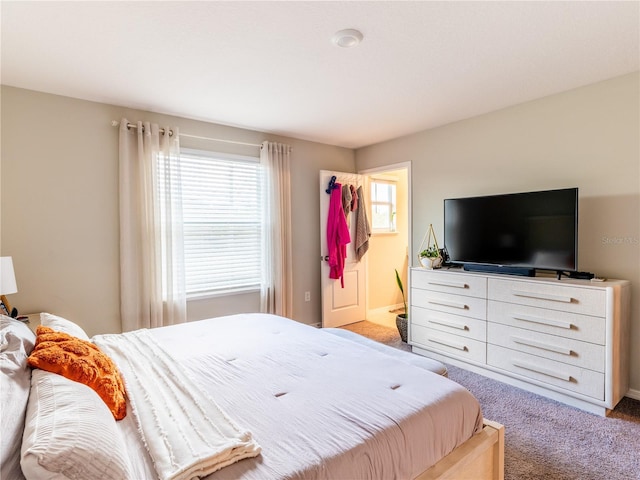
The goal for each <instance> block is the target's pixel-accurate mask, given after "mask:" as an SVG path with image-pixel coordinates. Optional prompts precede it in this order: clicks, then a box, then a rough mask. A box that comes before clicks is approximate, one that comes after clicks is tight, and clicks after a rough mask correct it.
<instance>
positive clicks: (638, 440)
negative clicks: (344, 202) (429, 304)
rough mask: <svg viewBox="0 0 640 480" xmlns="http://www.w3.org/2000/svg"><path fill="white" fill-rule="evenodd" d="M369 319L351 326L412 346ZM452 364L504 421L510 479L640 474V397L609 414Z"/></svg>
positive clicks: (620, 479)
mask: <svg viewBox="0 0 640 480" xmlns="http://www.w3.org/2000/svg"><path fill="white" fill-rule="evenodd" d="M367 323H371V322H358V323H357V324H353V325H350V326H347V327H348V328H349V330H352V331H355V332H357V333H360V334H362V335H364V336H367V337H369V338H373V339H374V340H378V341H381V342H382V343H386V344H388V345H391V346H394V347H399V348H402V349H404V350H410V348H411V347H410V346H408V345H407V344H406V343H404V344H403V342H401V341H400V337H399V335H398V334H397V331H395V330H396V329H393V328H388V327H384V326H381V325H376V324H373V326H372V325H367ZM394 331H395V335H398V336H397V338H396V337H395V335H394ZM398 342H399V343H398ZM447 368H448V370H449V378H451V379H452V380H454V381H456V382H458V383H459V384H461V385H463V386H464V387H466V388H467V389H468V390H469V391H470V392H471V393H473V394H474V395H475V396H476V398H477V399H478V401H479V402H480V406H481V407H482V411H483V414H484V416H485V418H488V419H491V420H495V421H497V422H499V423H501V424H503V425H504V426H505V432H506V433H505V439H506V441H505V443H506V446H505V479H506V480H548V479H552V480H631V479H640V401H637V400H632V399H630V398H624V399H623V400H622V401H621V402H620V404H618V406H617V407H616V408H615V410H614V411H613V412H612V413H611V415H610V416H609V417H607V418H604V417H599V416H597V415H592V414H590V413H587V412H584V411H582V410H579V409H576V408H573V407H569V406H567V405H564V404H562V403H559V402H556V401H553V400H549V399H547V398H545V397H541V396H539V395H535V394H533V393H529V392H526V391H524V390H521V389H519V388H515V387H512V386H509V385H506V384H504V383H501V382H498V381H495V380H491V379H489V378H486V377H483V376H481V375H477V374H475V373H472V372H468V371H466V370H463V369H461V368H457V367H454V366H451V365H447Z"/></svg>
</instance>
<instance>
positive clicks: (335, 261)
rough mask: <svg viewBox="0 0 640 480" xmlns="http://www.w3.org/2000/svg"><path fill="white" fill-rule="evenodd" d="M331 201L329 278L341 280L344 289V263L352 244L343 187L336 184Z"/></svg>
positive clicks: (328, 237) (328, 234) (328, 241)
mask: <svg viewBox="0 0 640 480" xmlns="http://www.w3.org/2000/svg"><path fill="white" fill-rule="evenodd" d="M335 185H336V187H335V188H334V189H333V190H331V198H330V199H329V215H328V218H327V247H328V248H329V278H333V279H338V278H339V279H340V285H341V286H342V288H344V261H345V259H346V258H347V244H348V243H349V242H351V235H350V234H349V227H348V226H347V219H346V217H345V215H344V210H343V209H342V185H340V184H339V183H336V184H335Z"/></svg>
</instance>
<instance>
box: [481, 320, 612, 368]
mask: <svg viewBox="0 0 640 480" xmlns="http://www.w3.org/2000/svg"><path fill="white" fill-rule="evenodd" d="M487 342H488V343H491V344H492V345H499V346H501V347H505V348H510V349H511V350H515V351H518V352H524V353H528V354H531V355H536V356H538V357H543V358H548V359H550V360H555V361H558V362H562V363H567V364H569V365H575V366H576V367H580V368H588V369H589V370H594V371H596V372H601V373H604V354H605V350H604V346H602V345H595V344H593V343H587V342H580V341H578V340H571V339H567V338H562V337H557V336H555V335H547V334H545V333H538V332H532V331H531V330H522V329H520V328H515V327H509V326H506V325H501V324H499V323H489V324H488V325H487Z"/></svg>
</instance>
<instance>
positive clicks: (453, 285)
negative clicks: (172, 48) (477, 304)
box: [411, 269, 487, 298]
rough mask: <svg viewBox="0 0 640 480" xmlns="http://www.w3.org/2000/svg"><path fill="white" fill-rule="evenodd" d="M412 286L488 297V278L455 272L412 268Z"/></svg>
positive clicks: (468, 295)
mask: <svg viewBox="0 0 640 480" xmlns="http://www.w3.org/2000/svg"><path fill="white" fill-rule="evenodd" d="M411 288H420V289H422V290H431V291H434V292H443V293H453V294H458V295H465V296H467V297H478V298H487V278H486V277H480V276H475V275H465V274H459V273H454V272H442V271H433V270H424V269H422V270H420V269H413V270H411Z"/></svg>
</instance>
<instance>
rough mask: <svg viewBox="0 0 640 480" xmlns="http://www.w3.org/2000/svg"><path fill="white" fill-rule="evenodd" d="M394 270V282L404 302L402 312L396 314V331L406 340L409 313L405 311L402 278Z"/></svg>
mask: <svg viewBox="0 0 640 480" xmlns="http://www.w3.org/2000/svg"><path fill="white" fill-rule="evenodd" d="M395 272H396V283H397V284H398V288H399V289H400V293H402V303H403V304H404V313H399V314H398V315H397V316H396V327H398V333H400V338H401V339H402V341H403V342H406V341H407V332H408V330H407V329H408V319H409V313H408V312H407V300H406V299H405V296H404V287H403V285H402V279H401V278H400V274H399V273H398V270H396V271H395Z"/></svg>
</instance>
